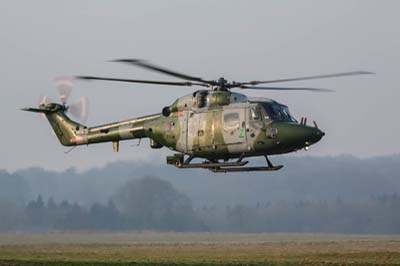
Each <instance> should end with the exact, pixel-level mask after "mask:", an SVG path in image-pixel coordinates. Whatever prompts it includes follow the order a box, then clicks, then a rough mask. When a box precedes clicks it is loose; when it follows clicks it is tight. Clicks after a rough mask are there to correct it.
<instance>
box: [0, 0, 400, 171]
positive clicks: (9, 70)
mask: <svg viewBox="0 0 400 266" xmlns="http://www.w3.org/2000/svg"><path fill="white" fill-rule="evenodd" d="M399 10H400V2H399V1H394V0H393V1H366V0H362V1H361V0H360V1H348V0H343V1H329V2H328V1H294V0H293V1H230V0H229V1H228V0H224V1H204V0H202V1H187V0H182V1H82V0H79V1H71V0H70V1H54V0H45V1H15V0H13V1H8V0H3V1H1V3H0V59H1V60H0V64H1V65H0V77H1V81H2V86H1V90H0V97H1V98H0V99H1V105H0V108H1V110H0V122H1V125H2V131H1V137H2V143H1V149H0V168H6V169H9V170H13V169H16V168H21V167H27V166H42V167H46V168H51V169H64V168H68V167H71V166H74V167H78V168H86V167H90V166H97V165H102V164H104V163H106V162H109V161H114V160H120V159H137V160H159V161H161V162H164V160H165V159H164V157H165V155H166V154H168V153H171V152H170V151H168V150H163V151H162V152H159V151H157V150H150V149H149V148H148V143H147V142H143V143H142V146H141V147H139V148H138V147H130V145H131V144H134V143H135V142H126V143H122V145H121V152H120V153H119V154H114V153H113V152H112V147H111V144H100V145H93V146H90V147H88V148H86V147H82V148H77V149H75V150H74V151H73V152H72V153H70V154H68V155H65V154H64V153H63V151H65V150H66V148H64V147H62V146H60V145H59V144H58V141H57V140H56V138H55V136H54V135H53V134H52V133H51V132H50V128H49V126H48V125H47V122H46V121H45V120H43V119H41V118H40V117H39V116H37V115H34V114H29V113H24V112H21V111H18V108H20V107H23V106H35V105H36V104H37V101H38V97H39V95H40V94H45V95H50V96H52V97H53V98H54V99H55V98H56V97H57V94H56V91H55V89H54V85H53V83H52V78H53V77H55V76H59V75H71V74H72V75H74V74H90V75H92V74H93V75H94V74H95V75H104V76H115V77H128V78H129V77H130V78H159V79H166V77H163V76H160V75H156V74H153V73H148V72H145V71H143V70H141V69H136V68H134V67H130V66H126V65H119V64H116V63H108V62H106V60H109V59H114V58H124V57H126V58H143V59H148V60H151V61H152V62H154V63H156V64H160V65H164V66H166V67H171V68H175V69H177V70H181V71H183V72H186V73H188V74H194V75H198V76H201V77H205V78H217V77H219V76H221V75H223V76H225V77H226V78H227V79H234V80H236V81H239V80H253V79H270V78H285V77H293V76H294V77H296V76H302V75H312V74H324V73H331V72H342V71H351V70H369V71H374V72H376V73H377V75H375V76H360V77H348V78H341V79H331V80H320V81H313V82H298V83H291V84H289V83H287V84H282V85H293V86H296V85H300V86H313V87H322V88H330V89H335V90H337V92H336V93H325V94H322V93H309V92H293V93H288V92H267V91H265V92H260V91H257V92H246V94H248V95H251V96H261V97H270V98H274V99H276V100H278V101H280V102H283V103H285V104H287V105H289V107H290V108H291V111H292V114H294V116H296V117H297V118H298V117H300V116H307V117H308V118H309V121H310V120H316V121H317V122H318V124H319V126H320V127H321V128H322V129H323V130H324V131H325V132H326V133H327V135H326V136H325V138H324V139H323V140H322V141H321V142H320V143H318V144H317V145H315V146H313V147H312V148H311V149H310V151H309V152H299V153H298V154H299V155H337V154H352V155H355V156H361V157H365V156H375V155H385V154H392V153H398V152H399V150H400V140H399V137H398V132H400V124H399V122H398V117H399V111H398V100H399V96H400V93H399V88H398V78H399V73H400V72H399V70H400V51H399V47H400V27H399V25H400V17H399V15H398V11H399ZM193 90H194V89H190V88H189V89H185V88H174V87H159V86H152V85H149V86H146V85H132V84H131V85H128V84H118V83H105V82H103V83H102V82H93V83H83V82H77V83H75V88H74V92H73V95H72V98H78V97H79V96H82V95H86V96H88V97H89V98H90V102H91V114H90V118H89V121H88V125H95V124H99V123H106V122H110V121H113V120H120V119H126V118H130V117H135V116H140V115H144V114H147V113H155V112H159V111H160V110H161V108H162V107H163V106H165V105H167V104H170V103H171V102H172V101H174V99H175V98H177V97H179V96H180V95H183V94H186V93H190V92H191V91H193Z"/></svg>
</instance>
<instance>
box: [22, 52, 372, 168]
mask: <svg viewBox="0 0 400 266" xmlns="http://www.w3.org/2000/svg"><path fill="white" fill-rule="evenodd" d="M113 61H114V62H121V63H126V64H130V65H134V66H137V67H141V68H144V69H147V70H151V71H155V72H158V73H162V74H166V75H169V76H172V77H175V78H179V79H181V80H184V81H157V80H140V79H121V78H107V77H96V76H77V77H76V78H77V79H80V80H103V81H118V82H129V83H140V84H155V85H169V86H186V87H193V86H197V87H203V88H205V89H201V90H197V91H195V92H193V93H191V94H188V95H186V96H183V97H180V98H178V99H177V100H176V101H175V102H173V103H172V104H171V105H168V106H166V107H164V108H163V109H162V111H161V113H157V114H152V115H147V116H143V117H138V118H133V119H129V120H125V121H119V122H113V123H110V124H105V125H100V126H94V127H87V126H85V125H83V124H80V123H78V122H76V121H73V120H71V119H70V118H69V117H68V116H67V112H68V111H71V110H70V108H71V107H70V106H68V105H67V104H66V98H67V96H68V95H65V93H61V104H60V103H54V102H42V103H41V104H39V106H38V108H23V109H22V110H24V111H30V112H38V113H43V114H44V115H45V116H46V117H47V119H48V120H49V122H50V125H51V126H52V128H53V130H54V132H55V134H56V136H57V137H58V139H59V141H60V142H61V144H62V145H64V146H78V145H89V144H94V143H102V142H112V144H113V149H114V151H115V152H118V150H119V142H120V141H122V140H130V139H142V138H149V139H150V147H151V148H153V149H160V148H162V147H167V148H169V149H171V150H173V151H176V152H178V153H175V154H174V155H172V156H167V164H172V165H174V166H176V167H177V168H180V169H185V168H203V169H208V170H210V171H212V172H216V173H226V172H243V171H273V170H279V169H281V168H282V167H283V166H282V165H273V164H272V163H271V161H270V160H269V158H268V156H269V155H275V154H283V153H290V152H294V151H298V150H301V149H306V150H307V149H308V147H309V146H310V145H313V144H315V143H317V142H318V141H319V140H321V138H322V137H323V136H324V135H325V133H324V132H323V131H321V129H319V128H318V126H317V123H316V122H315V121H313V125H312V126H309V125H307V118H301V120H300V121H297V120H296V119H295V118H294V117H293V116H292V115H291V114H290V112H289V109H288V107H287V106H286V105H284V104H281V103H279V102H277V101H275V100H272V99H267V98H250V97H247V96H245V95H243V94H241V93H237V92H233V91H232V90H234V89H241V90H279V91H314V92H327V91H331V90H327V89H318V88H299V87H291V88H288V87H274V86H272V87H265V86H263V87H262V86H257V85H259V84H270V83H278V82H292V81H303V80H311V79H323V78H334V77H344V76H353V75H365V74H373V73H371V72H367V71H352V72H344V73H335V74H328V75H316V76H307V77H298V78H288V79H275V80H266V81H249V82H235V81H232V82H228V81H227V80H226V79H225V78H223V77H221V78H219V79H218V80H207V79H203V78H199V77H195V76H190V75H186V74H182V73H180V72H176V71H173V70H170V69H167V68H164V67H159V66H156V65H154V64H150V63H148V62H147V61H144V60H138V59H119V60H113ZM61 91H62V90H61ZM75 113H76V111H75ZM255 156H264V157H265V159H266V165H265V166H250V167H249V166H246V164H248V162H249V161H248V160H245V159H246V158H248V157H255ZM195 158H200V159H204V161H202V162H200V163H193V162H192V161H193V159H195Z"/></svg>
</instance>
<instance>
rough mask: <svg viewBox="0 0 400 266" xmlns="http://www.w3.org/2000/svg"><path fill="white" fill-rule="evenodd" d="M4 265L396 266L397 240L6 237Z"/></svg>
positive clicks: (1, 239) (0, 243) (1, 241)
mask: <svg viewBox="0 0 400 266" xmlns="http://www.w3.org/2000/svg"><path fill="white" fill-rule="evenodd" d="M3 265H188V266H189V265H400V236H380V235H379V236H378V235H376V236H375V235H333V234H332V235H331V234H219V233H218V234H214V233H185V234H178V233H154V232H143V233H138V232H127V233H86V232H75V233H57V232H56V233H45V234H39V233H38V234H28V233H15V234H11V233H7V234H0V266H3Z"/></svg>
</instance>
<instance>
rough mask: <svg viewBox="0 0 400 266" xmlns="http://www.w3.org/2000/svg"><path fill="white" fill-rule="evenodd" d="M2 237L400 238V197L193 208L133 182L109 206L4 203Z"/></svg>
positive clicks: (167, 188) (170, 190) (182, 198)
mask: <svg viewBox="0 0 400 266" xmlns="http://www.w3.org/2000/svg"><path fill="white" fill-rule="evenodd" d="M0 230H1V231H51V230H61V231H62V230H86V231H123V230H157V231H179V232H184V231H218V232H308V233H311V232H330V233H352V234H364V233H368V234H371V233H376V234H378V233H379V234H399V233H400V195H399V194H396V193H393V194H382V195H379V196H371V197H370V198H369V199H368V200H364V201H344V200H341V199H340V198H338V199H336V200H333V201H296V202H286V201H274V202H269V201H266V202H259V203H256V204H254V205H253V206H246V205H239V204H235V205H233V206H226V207H223V208H221V207H207V206H206V207H202V208H193V205H192V202H191V200H190V199H189V198H188V197H187V196H186V195H184V194H183V193H181V192H179V191H177V190H176V189H175V188H174V187H173V186H172V185H171V183H169V182H167V181H164V180H160V179H157V178H151V177H146V178H142V179H137V180H132V181H129V182H127V183H126V184H125V185H124V186H122V187H121V188H120V189H118V190H117V191H116V192H115V193H114V195H113V197H111V198H110V200H109V201H108V202H105V203H100V202H98V203H94V204H92V205H90V206H83V205H80V204H79V203H72V202H69V201H66V200H64V201H61V202H56V201H55V200H54V199H53V198H52V197H50V198H48V199H43V197H42V196H40V195H39V196H38V197H37V198H36V199H34V200H31V201H29V202H28V203H26V204H23V205H21V204H18V203H13V202H10V201H5V200H1V199H0Z"/></svg>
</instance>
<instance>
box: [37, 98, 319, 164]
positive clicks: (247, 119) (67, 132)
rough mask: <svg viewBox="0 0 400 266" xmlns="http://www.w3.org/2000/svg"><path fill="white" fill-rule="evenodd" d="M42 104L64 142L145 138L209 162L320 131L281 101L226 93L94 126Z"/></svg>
mask: <svg viewBox="0 0 400 266" xmlns="http://www.w3.org/2000/svg"><path fill="white" fill-rule="evenodd" d="M43 108H49V109H51V108H53V109H52V110H54V111H51V112H49V113H47V114H46V115H47V117H48V119H49V121H50V123H51V125H52V127H53V129H54V131H55V132H56V135H57V136H58V138H59V140H60V142H61V143H62V144H63V145H65V146H75V145H88V144H94V143H102V142H113V143H114V144H117V145H114V147H116V146H117V147H118V143H119V141H122V140H129V139H137V138H149V139H150V146H151V147H152V148H161V147H167V148H169V149H171V150H174V151H177V152H180V153H183V154H187V155H191V156H192V157H200V158H207V159H209V160H213V159H231V158H238V157H250V156H259V155H272V154H282V153H288V152H292V151H296V150H299V149H302V148H305V147H308V146H310V145H312V144H314V143H316V142H318V141H319V140H320V139H321V138H322V137H323V135H324V133H323V132H322V131H321V130H319V129H318V128H317V127H316V126H314V127H310V126H307V125H306V124H305V123H298V122H297V121H296V120H295V119H294V118H293V117H292V116H291V115H290V113H289V110H288V108H287V106H285V105H283V104H280V103H278V102H276V101H274V100H271V99H266V98H257V99H251V98H248V97H246V96H245V95H243V94H239V93H234V92H230V91H211V90H207V91H206V90H201V91H196V92H195V93H193V94H190V95H186V96H183V97H181V98H179V99H177V100H176V101H175V102H174V103H173V104H172V105H170V106H167V107H165V108H164V109H163V111H162V113H160V114H154V115H149V116H144V117H139V118H134V119H129V120H124V121H119V122H114V123H110V124H105V125H100V126H95V127H86V126H84V125H80V124H78V123H76V122H74V121H72V120H70V119H69V118H68V116H66V115H65V112H64V111H65V110H64V109H65V108H64V109H63V107H62V106H59V105H57V104H48V106H45V107H43ZM58 109H59V110H58Z"/></svg>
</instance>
